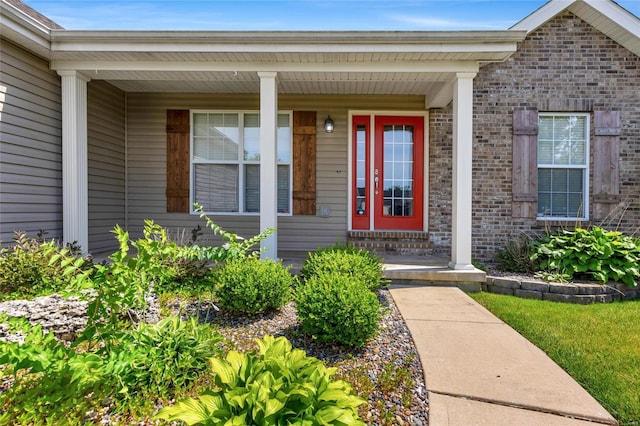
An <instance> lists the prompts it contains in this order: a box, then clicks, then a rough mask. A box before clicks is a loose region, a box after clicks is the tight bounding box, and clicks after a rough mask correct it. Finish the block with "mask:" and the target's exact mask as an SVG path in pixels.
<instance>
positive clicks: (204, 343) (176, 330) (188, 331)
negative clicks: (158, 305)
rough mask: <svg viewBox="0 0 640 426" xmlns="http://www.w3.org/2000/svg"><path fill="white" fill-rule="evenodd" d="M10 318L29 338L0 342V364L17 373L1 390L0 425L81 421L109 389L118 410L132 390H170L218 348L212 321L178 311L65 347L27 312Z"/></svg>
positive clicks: (202, 367)
mask: <svg viewBox="0 0 640 426" xmlns="http://www.w3.org/2000/svg"><path fill="white" fill-rule="evenodd" d="M10 322H11V326H12V328H13V329H16V330H17V329H19V330H22V331H24V332H25V333H26V339H25V342H24V344H18V343H4V344H3V345H0V364H2V365H7V366H9V367H10V371H12V372H13V374H14V380H15V382H14V383H13V384H12V386H11V387H10V388H9V389H8V390H7V391H6V392H0V407H2V409H0V412H3V414H2V415H0V424H45V423H46V424H84V423H85V422H84V420H85V419H84V415H85V413H86V412H87V411H90V410H91V409H92V408H96V407H99V406H100V404H102V403H105V400H106V399H107V398H109V397H110V396H111V397H114V396H116V395H117V404H116V408H117V409H123V408H126V406H125V404H123V403H124V402H126V401H127V400H128V399H129V398H132V397H141V398H144V397H145V396H149V397H153V398H157V397H158V396H161V397H173V396H174V395H175V392H174V391H175V390H176V389H180V388H181V387H183V386H186V385H188V384H190V383H192V382H193V381H194V380H195V379H196V378H197V377H198V376H199V375H200V374H201V373H203V372H205V371H206V370H207V369H208V365H207V360H208V359H209V358H210V357H212V356H220V355H221V353H222V351H221V348H220V345H219V343H220V342H221V341H222V337H221V336H220V334H219V333H217V332H215V331H214V330H213V329H212V328H211V326H209V325H203V324H198V323H197V322H196V321H195V320H190V321H181V320H180V319H179V318H177V317H172V318H167V319H165V320H163V321H161V322H159V323H158V324H140V325H138V327H137V329H135V330H129V331H123V332H122V333H120V335H119V337H118V339H112V340H109V341H108V342H106V344H105V345H104V346H100V347H97V346H93V347H90V348H89V349H88V350H87V349H86V348H85V349H82V350H77V349H76V345H72V346H71V347H69V346H67V345H65V344H64V343H63V342H61V341H59V340H57V339H55V338H54V337H53V333H51V332H50V333H47V334H44V333H43V332H42V328H41V327H40V326H39V325H38V326H32V325H30V324H28V323H27V322H26V320H24V319H20V320H11V321H10ZM83 343H88V342H83ZM43 419H46V422H44V421H43Z"/></svg>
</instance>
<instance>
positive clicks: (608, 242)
mask: <svg viewBox="0 0 640 426" xmlns="http://www.w3.org/2000/svg"><path fill="white" fill-rule="evenodd" d="M532 259H533V260H536V261H539V262H540V269H541V270H542V271H545V272H546V273H552V274H559V275H566V276H568V277H573V276H574V275H575V274H589V275H590V276H591V277H593V279H595V280H596V281H600V282H603V283H607V282H608V281H610V280H613V281H622V282H623V283H625V284H626V285H628V286H635V285H636V280H637V279H638V278H640V269H639V267H638V265H639V264H640V240H639V239H636V238H631V237H628V236H625V235H623V234H622V233H620V232H616V231H606V230H604V229H602V228H599V227H597V226H596V227H593V228H592V229H591V230H587V229H582V228H576V229H575V230H571V231H568V230H564V231H562V232H561V233H559V234H551V235H548V236H547V237H545V238H544V239H542V240H540V241H538V242H535V243H534V253H533V255H532Z"/></svg>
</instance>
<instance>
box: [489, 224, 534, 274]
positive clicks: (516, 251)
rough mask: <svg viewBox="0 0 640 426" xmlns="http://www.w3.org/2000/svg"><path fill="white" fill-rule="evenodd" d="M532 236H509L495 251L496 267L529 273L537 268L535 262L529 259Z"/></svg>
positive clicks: (502, 269) (508, 270)
mask: <svg viewBox="0 0 640 426" xmlns="http://www.w3.org/2000/svg"><path fill="white" fill-rule="evenodd" d="M532 242H533V241H532V238H531V237H530V236H529V235H527V234H524V233H523V234H518V235H516V236H511V237H510V238H509V239H508V240H507V243H506V244H505V246H504V248H503V249H502V250H499V251H498V252H497V253H496V263H497V268H498V269H499V270H501V271H507V272H524V273H531V272H534V271H536V270H538V265H537V262H536V261H535V260H533V259H531V255H532V254H533V253H532Z"/></svg>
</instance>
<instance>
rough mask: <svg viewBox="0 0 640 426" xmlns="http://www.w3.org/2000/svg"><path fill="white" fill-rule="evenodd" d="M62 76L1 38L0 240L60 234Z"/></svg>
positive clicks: (51, 236)
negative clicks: (23, 234) (24, 234)
mask: <svg viewBox="0 0 640 426" xmlns="http://www.w3.org/2000/svg"><path fill="white" fill-rule="evenodd" d="M61 115H62V113H61V93H60V78H59V77H58V75H57V74H56V73H55V72H53V71H51V70H50V69H49V64H48V62H46V61H45V60H43V59H41V58H39V57H37V56H34V55H33V54H31V53H29V52H27V51H25V50H22V49H21V48H19V47H17V46H16V45H14V44H12V43H11V42H9V41H7V40H5V39H2V40H0V241H2V244H3V245H7V244H8V243H11V241H12V235H13V231H16V230H21V231H26V232H28V233H29V235H31V236H35V234H36V233H37V232H38V231H39V230H43V231H46V232H47V235H46V236H47V238H60V237H61V236H62V137H61V133H62V131H61V125H62V117H61Z"/></svg>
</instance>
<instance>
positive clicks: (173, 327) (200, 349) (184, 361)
mask: <svg viewBox="0 0 640 426" xmlns="http://www.w3.org/2000/svg"><path fill="white" fill-rule="evenodd" d="M222 340H223V339H222V336H221V335H220V333H218V332H216V331H215V329H214V328H213V327H212V326H210V325H209V324H199V323H198V321H197V320H196V319H195V318H191V319H189V320H181V319H180V318H179V317H176V316H173V317H168V318H165V319H163V320H162V321H160V322H158V323H157V324H147V323H140V324H138V326H137V327H136V329H134V330H130V331H128V332H126V333H123V334H122V336H121V338H120V339H118V343H117V344H116V345H112V346H110V347H107V348H105V350H103V351H102V352H105V353H106V355H107V359H106V361H105V365H104V367H103V369H102V371H103V373H104V374H105V375H106V376H108V377H117V378H118V382H119V383H120V384H121V386H124V387H125V388H126V393H132V394H135V393H138V392H144V393H149V392H152V393H153V394H154V395H158V396H167V391H169V392H170V391H172V390H174V389H179V388H181V387H183V386H185V385H188V384H189V383H191V382H193V381H194V380H195V379H196V378H197V377H198V375H199V374H201V373H202V372H204V371H205V370H207V360H208V359H209V358H211V357H212V356H220V355H222V348H221V345H220V344H221V343H222ZM120 392H121V393H125V392H124V390H121V391H120Z"/></svg>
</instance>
